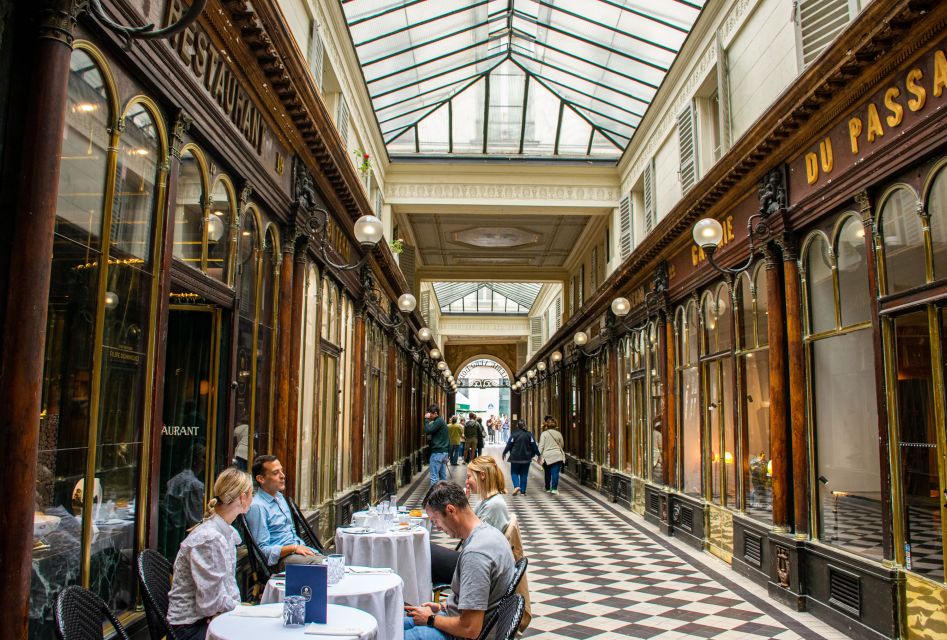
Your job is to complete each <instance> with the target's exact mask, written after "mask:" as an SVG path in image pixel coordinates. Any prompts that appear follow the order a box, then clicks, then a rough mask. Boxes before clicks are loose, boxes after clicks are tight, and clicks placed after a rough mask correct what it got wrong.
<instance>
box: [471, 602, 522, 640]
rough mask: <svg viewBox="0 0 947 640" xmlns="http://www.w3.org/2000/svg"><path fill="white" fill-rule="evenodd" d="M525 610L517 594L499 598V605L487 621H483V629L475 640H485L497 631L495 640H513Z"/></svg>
mask: <svg viewBox="0 0 947 640" xmlns="http://www.w3.org/2000/svg"><path fill="white" fill-rule="evenodd" d="M525 609H526V601H525V600H524V599H523V596H521V595H520V594H518V593H511V594H509V595H505V596H503V597H502V598H500V602H499V604H497V606H496V608H495V609H494V610H493V615H492V616H490V619H489V620H484V623H483V629H481V630H480V635H479V636H477V640H486V638H488V637H490V635H491V634H492V633H493V630H494V629H497V631H498V632H497V634H496V636H494V637H495V638H496V640H513V639H514V638H516V634H517V633H518V632H519V627H520V620H521V619H522V618H523V611H524V610H525Z"/></svg>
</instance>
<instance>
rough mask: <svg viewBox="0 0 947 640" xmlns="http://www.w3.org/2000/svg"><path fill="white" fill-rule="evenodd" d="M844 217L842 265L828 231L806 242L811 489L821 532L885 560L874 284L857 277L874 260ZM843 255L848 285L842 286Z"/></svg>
mask: <svg viewBox="0 0 947 640" xmlns="http://www.w3.org/2000/svg"><path fill="white" fill-rule="evenodd" d="M840 221H841V222H840V223H839V224H836V225H835V230H836V231H835V234H836V235H835V238H833V240H832V242H833V244H834V245H835V246H838V247H839V249H838V259H839V264H838V268H837V270H836V269H835V265H833V264H832V263H831V262H830V259H829V255H828V246H829V244H828V242H827V241H826V237H825V235H824V234H823V233H822V232H820V231H816V232H813V233H812V234H811V235H810V236H809V237H808V238H807V239H806V241H805V242H804V243H803V244H804V246H805V252H804V254H803V265H804V266H805V268H804V270H803V274H802V276H803V277H802V282H803V299H804V303H805V305H806V307H807V309H808V310H809V316H808V322H807V323H806V326H805V328H804V331H805V335H804V342H805V346H806V350H807V354H808V358H809V360H808V361H809V367H808V368H807V375H808V389H809V397H810V411H809V413H808V420H809V428H810V431H811V433H810V440H811V441H812V442H813V445H814V447H813V448H814V457H815V462H814V464H815V466H816V473H815V476H816V483H815V486H814V487H813V488H812V490H813V493H814V494H815V495H814V497H813V498H814V499H813V502H814V506H815V507H816V510H817V517H818V527H817V529H818V531H817V535H818V538H819V539H820V540H821V541H822V542H824V543H826V544H830V545H833V546H838V547H841V548H844V549H846V550H848V551H851V552H854V553H859V554H862V555H866V556H869V557H873V558H876V559H881V557H882V553H883V550H882V519H881V476H880V460H879V452H878V414H877V406H876V404H875V402H873V401H872V402H865V398H866V397H871V398H873V397H874V396H875V364H874V353H875V349H874V342H873V339H872V332H871V329H870V325H868V324H867V322H859V320H860V319H861V318H863V317H864V312H863V311H861V312H860V311H859V310H860V309H864V308H868V295H869V294H868V289H867V287H866V286H864V285H859V284H858V283H857V282H855V281H854V274H857V273H861V274H863V277H864V278H865V279H866V280H867V263H866V259H865V258H864V254H862V253H860V252H859V250H858V249H857V248H856V247H855V244H856V239H859V233H858V227H860V226H861V223H860V222H859V221H858V220H857V218H855V217H854V215H853V214H843V216H842V217H840ZM853 223H854V224H856V225H857V226H853ZM845 245H848V246H845ZM842 256H845V258H844V260H845V264H844V270H845V272H846V275H845V276H844V278H845V280H844V282H845V283H846V286H845V288H844V290H843V289H842V287H841V286H840V283H841V282H842V281H843V280H842V278H843V276H842V273H841V271H842V268H843V265H842V264H841V261H842V259H843V258H842ZM859 260H861V263H862V264H861V265H860V264H859V263H858V261H859ZM836 277H837V278H838V281H836V280H835V278H836ZM846 297H848V299H847V300H846V299H845V298H846ZM836 319H838V320H836ZM848 323H851V324H848Z"/></svg>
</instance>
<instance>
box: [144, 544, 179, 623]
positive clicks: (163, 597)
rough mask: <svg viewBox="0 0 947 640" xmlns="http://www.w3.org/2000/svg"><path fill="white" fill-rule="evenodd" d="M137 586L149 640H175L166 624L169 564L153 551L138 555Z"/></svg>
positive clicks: (169, 577) (169, 580)
mask: <svg viewBox="0 0 947 640" xmlns="http://www.w3.org/2000/svg"><path fill="white" fill-rule="evenodd" d="M138 584H139V585H140V586H141V599H142V600H143V601H144V604H145V618H146V619H147V621H148V633H149V634H150V635H151V640H161V639H162V638H167V639H168V640H177V636H175V634H174V630H173V629H172V628H171V625H169V624H168V620H167V618H168V594H169V593H170V592H171V563H170V562H168V561H167V560H166V559H165V557H164V556H163V555H161V554H160V553H158V552H157V551H156V550H154V549H145V550H144V551H142V552H141V553H139V554H138Z"/></svg>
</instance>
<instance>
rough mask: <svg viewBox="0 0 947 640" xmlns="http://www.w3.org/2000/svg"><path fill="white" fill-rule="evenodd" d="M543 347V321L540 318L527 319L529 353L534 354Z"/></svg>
mask: <svg viewBox="0 0 947 640" xmlns="http://www.w3.org/2000/svg"><path fill="white" fill-rule="evenodd" d="M542 346H543V319H542V317H541V316H540V317H536V318H530V319H529V352H530V354H533V353H536V352H537V351H539V350H540V349H541V348H542Z"/></svg>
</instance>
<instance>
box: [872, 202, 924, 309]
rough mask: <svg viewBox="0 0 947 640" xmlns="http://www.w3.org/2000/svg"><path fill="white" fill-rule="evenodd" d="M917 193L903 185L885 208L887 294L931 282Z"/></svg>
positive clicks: (881, 221)
mask: <svg viewBox="0 0 947 640" xmlns="http://www.w3.org/2000/svg"><path fill="white" fill-rule="evenodd" d="M917 205H918V203H917V198H916V197H915V195H914V192H913V191H911V190H909V189H907V188H904V187H900V188H897V189H895V190H894V191H892V192H891V193H890V194H889V195H888V197H887V198H885V201H884V204H883V205H882V208H881V214H880V216H879V220H878V222H879V224H878V228H879V233H880V234H881V238H882V244H883V247H884V263H885V270H884V273H885V285H886V290H885V293H887V294H892V293H899V292H901V291H906V290H907V289H911V288H912V287H917V286H919V285H922V284H924V283H925V282H927V275H926V274H927V266H926V252H925V248H924V228H923V225H922V220H921V216H920V215H919V212H918V206H917Z"/></svg>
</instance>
